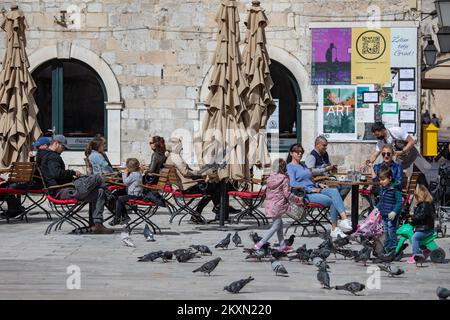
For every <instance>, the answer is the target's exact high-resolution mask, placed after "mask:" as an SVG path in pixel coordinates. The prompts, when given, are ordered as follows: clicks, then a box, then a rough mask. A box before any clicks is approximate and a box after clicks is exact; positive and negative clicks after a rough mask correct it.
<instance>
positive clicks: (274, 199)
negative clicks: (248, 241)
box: [255, 159, 302, 252]
mask: <svg viewBox="0 0 450 320" xmlns="http://www.w3.org/2000/svg"><path fill="white" fill-rule="evenodd" d="M274 166H277V167H278V170H277V172H274V173H272V174H271V175H270V176H269V178H267V181H266V200H265V202H264V208H265V209H266V216H267V217H268V218H272V219H273V224H272V227H271V228H270V229H269V231H268V232H267V233H266V234H265V235H264V237H263V238H262V239H261V241H259V242H258V243H257V244H256V245H255V248H256V249H260V248H261V247H262V246H263V245H264V244H265V243H266V242H267V241H268V240H269V239H270V238H271V237H272V236H273V235H274V233H275V232H276V233H277V236H278V241H279V244H280V249H279V250H280V251H283V252H289V251H292V247H291V246H287V245H284V237H283V220H282V219H281V218H282V216H283V215H285V214H286V213H287V212H288V211H289V209H290V204H289V200H294V201H296V202H297V203H298V205H302V203H301V200H300V198H299V197H297V196H296V195H294V194H292V193H291V192H290V187H289V176H288V175H287V173H286V172H287V169H286V167H287V164H286V161H284V160H283V159H278V160H275V162H274Z"/></svg>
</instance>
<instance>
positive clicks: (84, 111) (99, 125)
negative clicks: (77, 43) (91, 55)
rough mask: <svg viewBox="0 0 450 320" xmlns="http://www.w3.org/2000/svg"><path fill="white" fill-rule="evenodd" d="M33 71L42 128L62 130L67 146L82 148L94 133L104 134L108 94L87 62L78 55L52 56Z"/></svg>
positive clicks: (58, 131)
mask: <svg viewBox="0 0 450 320" xmlns="http://www.w3.org/2000/svg"><path fill="white" fill-rule="evenodd" d="M32 75H33V78H34V80H35V82H36V85H37V90H36V92H35V100H36V103H37V105H38V107H39V113H38V122H39V125H40V126H41V128H42V130H43V131H46V130H54V132H55V133H57V134H64V135H65V136H66V137H67V140H68V144H69V148H70V150H84V148H85V146H86V143H87V142H89V141H90V140H91V139H92V138H93V137H94V135H96V134H102V135H104V136H106V129H107V126H106V123H107V119H106V118H107V113H106V109H105V101H107V96H106V95H107V94H106V91H105V86H104V84H103V81H102V80H101V79H100V77H99V76H98V74H97V73H96V72H95V70H93V69H92V68H91V67H90V66H89V65H87V64H85V63H84V62H82V61H80V60H77V59H52V60H49V61H47V62H45V63H43V64H41V65H40V66H39V67H38V68H36V69H35V70H34V71H33V73H32Z"/></svg>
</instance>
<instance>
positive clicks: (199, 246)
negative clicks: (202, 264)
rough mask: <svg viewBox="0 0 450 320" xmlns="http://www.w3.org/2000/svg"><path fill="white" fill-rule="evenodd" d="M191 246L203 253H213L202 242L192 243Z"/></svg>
mask: <svg viewBox="0 0 450 320" xmlns="http://www.w3.org/2000/svg"><path fill="white" fill-rule="evenodd" d="M189 247H190V248H193V249H194V250H197V251H198V252H200V253H201V254H202V255H203V254H210V255H212V252H211V250H210V249H209V248H208V247H207V246H205V245H202V244H200V245H194V244H192V245H190V246H189Z"/></svg>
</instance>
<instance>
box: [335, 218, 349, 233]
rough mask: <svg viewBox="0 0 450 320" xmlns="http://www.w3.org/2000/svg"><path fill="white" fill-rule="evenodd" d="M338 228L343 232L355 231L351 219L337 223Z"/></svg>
mask: <svg viewBox="0 0 450 320" xmlns="http://www.w3.org/2000/svg"><path fill="white" fill-rule="evenodd" d="M337 226H338V227H339V229H341V230H342V231H343V232H350V231H352V230H353V227H352V223H351V221H350V219H344V220H339V221H338V223H337Z"/></svg>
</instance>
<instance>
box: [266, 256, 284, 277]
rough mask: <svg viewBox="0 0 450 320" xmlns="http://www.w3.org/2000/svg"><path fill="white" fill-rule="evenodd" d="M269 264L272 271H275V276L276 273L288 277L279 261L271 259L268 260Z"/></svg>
mask: <svg viewBox="0 0 450 320" xmlns="http://www.w3.org/2000/svg"><path fill="white" fill-rule="evenodd" d="M270 263H271V264H272V270H273V271H275V275H276V276H277V275H278V273H280V274H282V275H284V276H287V277H288V275H287V274H288V272H287V270H286V268H285V267H284V266H283V265H282V264H281V262H280V261H278V260H275V259H272V260H270Z"/></svg>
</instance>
